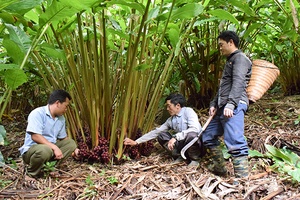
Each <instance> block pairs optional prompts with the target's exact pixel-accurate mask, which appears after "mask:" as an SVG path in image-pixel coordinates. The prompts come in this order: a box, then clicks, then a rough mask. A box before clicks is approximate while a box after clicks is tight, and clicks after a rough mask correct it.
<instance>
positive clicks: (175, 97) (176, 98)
mask: <svg viewBox="0 0 300 200" xmlns="http://www.w3.org/2000/svg"><path fill="white" fill-rule="evenodd" d="M168 100H170V101H171V103H172V104H174V105H175V106H176V105H177V104H178V103H179V105H180V107H184V106H185V104H186V101H185V98H184V96H183V95H182V94H179V93H173V94H170V95H169V96H167V98H166V102H167V101H168Z"/></svg>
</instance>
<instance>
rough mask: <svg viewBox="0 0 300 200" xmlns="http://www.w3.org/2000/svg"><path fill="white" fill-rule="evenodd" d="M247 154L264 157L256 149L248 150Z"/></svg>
mask: <svg viewBox="0 0 300 200" xmlns="http://www.w3.org/2000/svg"><path fill="white" fill-rule="evenodd" d="M249 156H250V157H264V155H263V154H262V153H260V152H259V151H257V150H249Z"/></svg>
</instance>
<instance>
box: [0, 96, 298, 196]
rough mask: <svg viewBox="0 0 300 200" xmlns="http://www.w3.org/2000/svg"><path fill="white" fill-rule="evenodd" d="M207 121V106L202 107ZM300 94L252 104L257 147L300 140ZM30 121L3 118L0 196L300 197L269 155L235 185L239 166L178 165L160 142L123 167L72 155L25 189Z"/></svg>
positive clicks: (248, 122) (251, 134)
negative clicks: (222, 171)
mask: <svg viewBox="0 0 300 200" xmlns="http://www.w3.org/2000/svg"><path fill="white" fill-rule="evenodd" d="M199 116H201V117H200V120H201V124H204V123H205V121H206V119H207V110H203V111H199ZM299 116H300V96H298V95H296V96H287V97H282V96H274V95H273V96H271V95H265V96H264V97H263V98H262V99H260V100H259V101H257V102H256V103H254V104H251V105H250V108H249V112H248V113H247V115H246V118H245V135H246V137H247V140H248V144H249V147H250V149H251V150H257V151H259V152H260V153H263V154H265V153H266V148H265V144H270V145H273V146H277V147H282V146H284V144H286V143H285V142H287V143H288V144H294V145H297V144H299V143H300V124H297V122H298V120H300V117H299ZM25 120H26V119H20V117H16V118H10V119H6V120H3V125H4V127H5V129H6V130H7V138H8V141H9V144H8V145H6V146H4V147H3V146H2V147H1V148H0V150H1V152H2V153H3V156H4V158H5V160H6V161H7V164H6V165H5V166H3V167H2V168H0V199H68V200H71V199H72V200H73V199H110V200H113V199H130V200H135V199H141V200H148V199H151V200H162V199H184V200H194V199H195V200H197V199H214V200H217V199H226V200H236V199H251V200H256V199H261V200H271V199H273V200H281V199H284V200H296V199H300V189H299V185H298V183H297V182H295V181H292V179H291V177H290V176H288V175H287V174H282V173H278V172H276V171H274V170H273V168H272V167H270V166H271V165H272V164H273V162H272V159H270V158H268V157H251V158H249V160H250V167H249V169H250V170H251V173H250V176H249V178H247V179H241V180H239V183H240V184H239V185H234V184H233V177H234V176H233V169H232V164H231V160H230V158H229V159H228V160H227V169H228V170H229V175H228V177H226V178H224V177H219V176H215V175H213V174H212V173H210V172H209V171H208V169H207V167H206V164H205V163H206V161H205V159H203V161H202V162H201V164H200V166H199V167H198V168H196V169H195V168H189V167H187V164H186V163H180V164H173V163H172V158H171V157H169V156H168V155H167V154H165V153H164V152H163V150H162V149H161V148H160V147H159V145H157V144H155V150H154V151H153V153H152V154H151V155H150V156H148V157H141V158H140V159H138V160H130V161H126V162H125V163H123V164H120V165H113V164H111V165H102V164H99V163H97V164H88V163H83V162H78V161H75V160H73V159H72V158H69V159H68V160H67V161H66V162H65V163H64V164H63V165H62V166H61V167H60V168H59V169H56V170H58V171H59V172H60V176H58V177H53V176H49V175H46V176H45V177H43V178H40V179H38V180H37V188H36V189H33V188H30V187H25V186H24V185H23V183H24V166H23V163H22V161H21V158H20V156H19V152H18V148H19V147H20V146H21V145H22V144H23V139H24V130H25V128H26V121H25Z"/></svg>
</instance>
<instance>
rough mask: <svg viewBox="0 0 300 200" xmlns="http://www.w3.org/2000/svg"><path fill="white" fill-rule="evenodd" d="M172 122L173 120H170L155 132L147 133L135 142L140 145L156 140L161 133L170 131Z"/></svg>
mask: <svg viewBox="0 0 300 200" xmlns="http://www.w3.org/2000/svg"><path fill="white" fill-rule="evenodd" d="M170 122H171V118H169V119H168V120H167V121H166V122H165V123H164V124H162V125H161V126H160V127H157V128H155V129H154V130H152V131H150V132H148V133H146V134H145V135H143V136H142V137H140V138H138V139H137V140H135V141H136V142H137V143H138V144H140V143H143V142H147V141H149V140H153V139H156V138H157V136H158V135H159V134H160V133H161V132H166V131H168V130H169V129H170Z"/></svg>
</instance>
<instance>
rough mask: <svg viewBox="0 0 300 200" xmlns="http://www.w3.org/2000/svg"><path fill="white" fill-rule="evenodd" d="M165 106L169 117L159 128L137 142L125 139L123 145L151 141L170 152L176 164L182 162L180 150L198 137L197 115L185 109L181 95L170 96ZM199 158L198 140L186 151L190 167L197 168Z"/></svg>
mask: <svg viewBox="0 0 300 200" xmlns="http://www.w3.org/2000/svg"><path fill="white" fill-rule="evenodd" d="M166 106H167V110H168V112H169V114H170V115H171V117H169V118H168V119H167V121H166V122H165V123H164V124H162V125H161V126H160V127H158V128H156V129H154V130H152V131H150V132H148V133H146V134H145V135H143V136H142V137H140V138H138V139H137V140H135V141H134V140H131V139H129V138H125V140H124V144H125V145H131V146H134V145H138V144H140V143H143V142H147V141H149V140H152V139H156V138H157V140H158V142H159V144H160V145H161V146H162V147H164V148H165V149H166V150H167V151H168V152H170V153H171V154H172V156H173V158H177V159H176V160H175V162H176V163H178V162H183V161H184V159H183V158H182V157H181V156H180V151H181V149H182V148H183V147H184V146H185V145H186V144H187V143H189V142H190V141H191V140H192V139H193V138H195V137H198V134H199V133H200V131H201V125H200V123H199V119H198V115H197V114H196V112H195V111H194V110H193V109H192V108H189V107H185V98H184V97H183V96H182V95H181V94H171V95H169V96H168V97H167V98H166ZM200 156H201V141H200V139H199V140H198V142H196V143H195V144H194V145H193V146H191V147H190V148H189V149H188V150H187V158H189V160H190V161H191V162H190V164H189V166H190V167H195V166H196V167H197V166H198V165H199V160H200Z"/></svg>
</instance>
